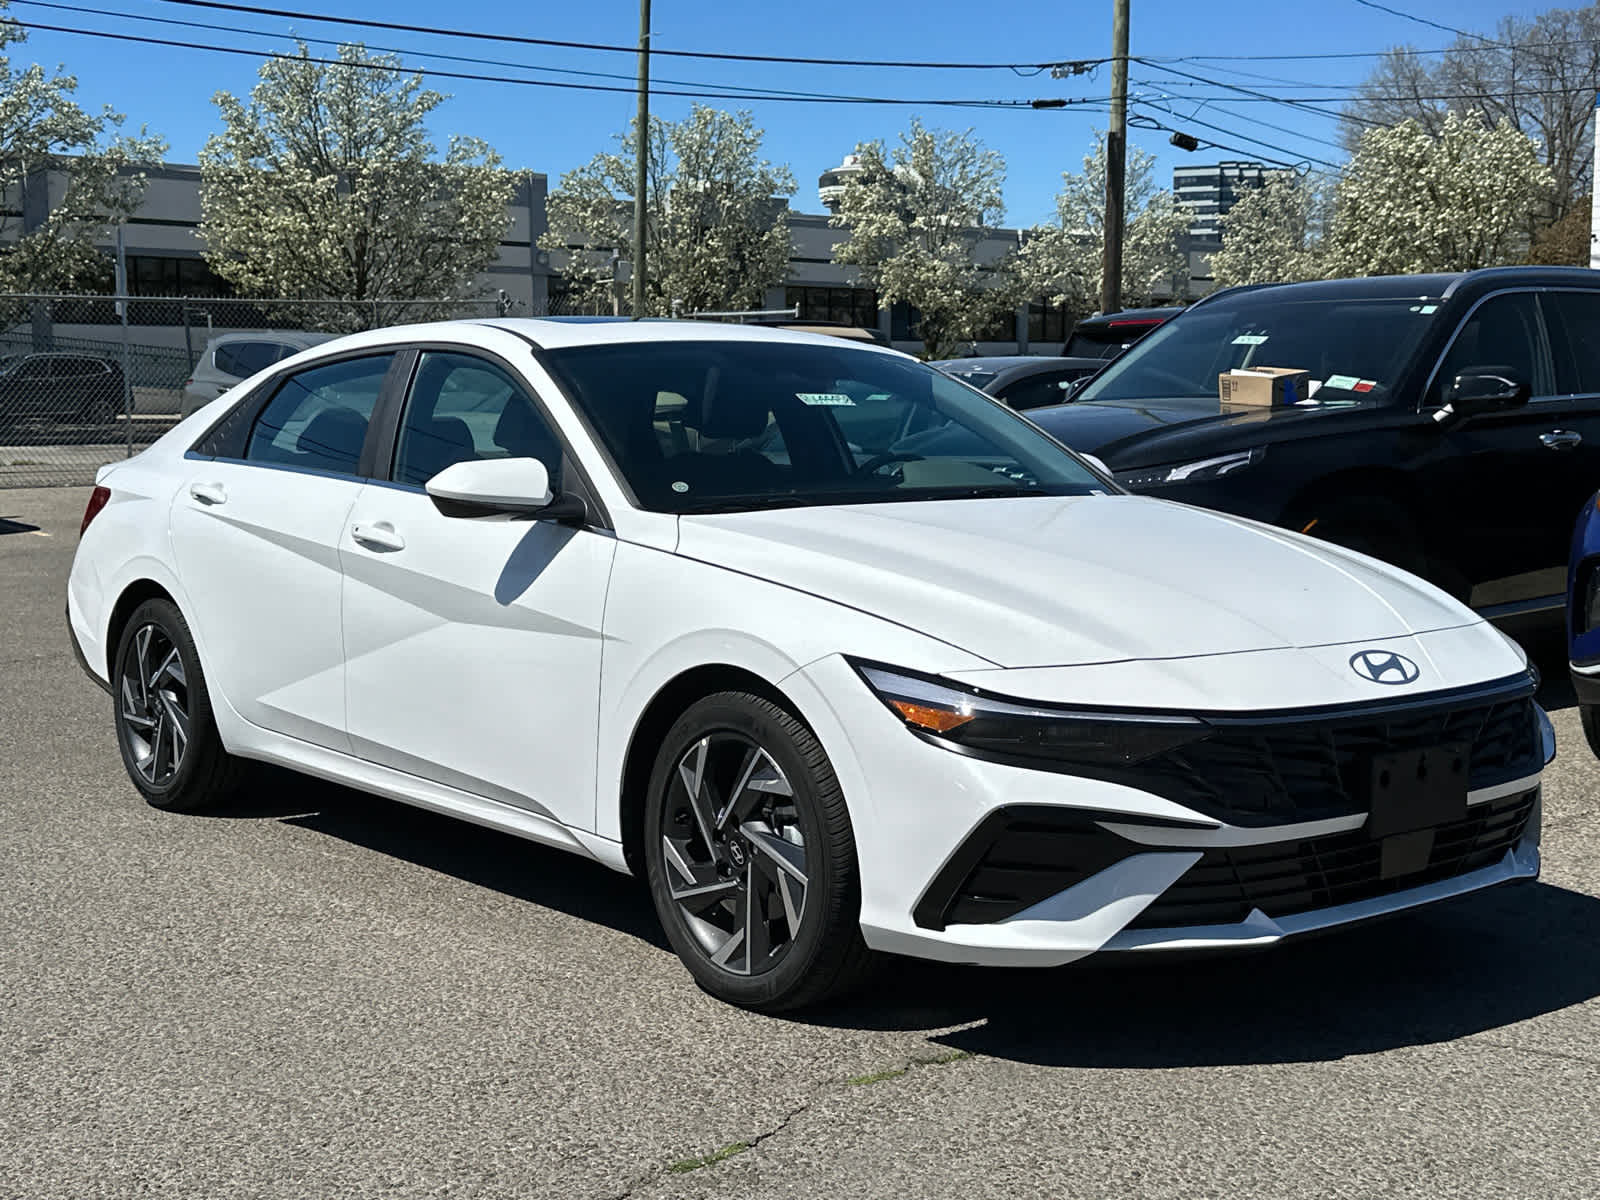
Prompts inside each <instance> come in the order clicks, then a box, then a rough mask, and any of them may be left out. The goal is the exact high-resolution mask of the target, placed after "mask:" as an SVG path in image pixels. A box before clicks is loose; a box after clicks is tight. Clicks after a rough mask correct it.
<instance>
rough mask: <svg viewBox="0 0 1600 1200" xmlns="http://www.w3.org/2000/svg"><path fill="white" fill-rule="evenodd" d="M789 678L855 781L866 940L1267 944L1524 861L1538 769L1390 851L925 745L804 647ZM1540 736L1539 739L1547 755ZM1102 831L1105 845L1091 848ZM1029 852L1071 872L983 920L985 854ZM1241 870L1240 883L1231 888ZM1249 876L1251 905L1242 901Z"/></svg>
mask: <svg viewBox="0 0 1600 1200" xmlns="http://www.w3.org/2000/svg"><path fill="white" fill-rule="evenodd" d="M785 687H786V689H788V690H790V691H791V694H793V695H795V699H796V700H797V702H798V703H800V705H801V708H802V710H803V711H806V712H807V714H808V717H809V718H810V719H812V720H813V722H814V724H815V725H816V726H817V733H818V736H819V737H820V738H821V740H822V741H823V743H824V745H825V746H826V747H827V748H828V750H829V756H830V760H831V761H832V762H833V764H834V767H835V770H836V772H837V773H838V774H839V777H840V783H841V786H842V787H843V789H844V793H845V795H846V796H847V797H849V798H850V804H851V818H852V821H853V823H854V831H855V837H856V845H857V853H858V861H859V867H860V875H861V886H862V906H861V924H862V931H863V935H864V937H865V938H866V941H867V943H868V945H870V946H872V947H873V948H875V949H878V950H883V951H887V952H892V953H897V954H906V955H911V956H914V957H920V958H929V959H936V960H940V961H946V962H954V963H971V964H979V965H991V966H1041V967H1048V966H1058V965H1062V964H1065V963H1070V962H1073V961H1075V960H1077V959H1080V958H1083V957H1085V956H1087V955H1090V954H1093V953H1096V952H1099V951H1102V950H1104V951H1119V952H1152V953H1154V952H1164V951H1192V950H1223V949H1244V948H1251V947H1262V946H1268V945H1272V944H1274V943H1276V942H1279V941H1282V940H1284V939H1286V938H1291V937H1295V936H1298V935H1301V934H1309V933H1314V932H1318V931H1322V930H1328V929H1332V928H1337V927H1339V926H1343V925H1349V924H1355V923H1359V922H1364V921H1368V920H1372V919H1374V918H1378V917H1382V916H1386V915H1388V914H1391V913H1396V912H1401V911H1404V910H1406V909H1410V908H1415V907H1418V906H1420V905H1425V904H1430V903H1434V902H1436V901H1440V900H1445V899H1449V898H1452V897H1455V896H1460V895H1464V894H1467V893H1470V892H1474V891H1478V890H1481V889H1483V888H1487V887H1493V886H1495V885H1498V884H1502V883H1509V882H1512V881H1514V880H1524V879H1533V878H1536V877H1537V876H1538V873H1539V835H1540V821H1541V807H1542V806H1541V801H1540V791H1539V787H1540V777H1541V772H1540V771H1533V772H1531V773H1528V774H1525V775H1522V776H1519V777H1517V778H1515V779H1510V780H1506V781H1504V782H1501V783H1498V784H1496V785H1495V786H1491V787H1480V788H1478V789H1476V790H1474V791H1472V792H1470V793H1469V795H1468V806H1467V818H1466V821H1465V822H1456V823H1454V824H1451V825H1446V826H1441V827H1440V828H1439V829H1438V830H1436V831H1429V839H1425V845H1423V846H1421V847H1416V846H1413V847H1412V848H1411V849H1410V850H1406V851H1405V853H1406V854H1409V855H1410V858H1411V861H1410V862H1409V863H1407V862H1400V863H1399V864H1398V869H1396V867H1397V864H1396V862H1395V861H1393V860H1391V859H1390V858H1389V857H1388V856H1389V850H1388V849H1386V848H1385V847H1384V846H1383V845H1382V844H1381V843H1380V841H1379V840H1376V839H1373V838H1371V837H1369V836H1368V835H1367V834H1366V833H1365V831H1364V829H1365V826H1366V824H1367V814H1366V813H1365V812H1359V813H1353V814H1346V815H1342V816H1336V817H1331V818H1325V819H1320V820H1313V821H1301V822H1295V823H1285V824H1270V825H1261V824H1255V825H1246V824H1230V823H1228V822H1227V821H1225V820H1221V819H1217V818H1216V817H1213V816H1208V815H1207V814H1205V813H1203V812H1198V811H1195V810H1194V809H1191V808H1187V807H1184V806H1183V805H1180V804H1177V803H1174V802H1173V801H1172V800H1169V799H1166V798H1163V797H1162V796H1159V795H1156V794H1153V793H1152V792H1147V791H1143V790H1141V789H1139V788H1137V787H1130V786H1127V785H1126V784H1124V783H1113V782H1106V781H1102V780H1097V779H1090V778H1085V777H1081V776H1076V775H1069V774H1061V773H1057V772H1054V771H1045V770H1036V769H1029V768H1024V767H1018V766H1013V765H1008V764H1003V763H997V762H992V761H988V760H984V759H978V758H974V757H971V756H968V755H963V754H957V753H952V752H951V751H950V750H949V749H947V748H945V747H943V746H939V745H933V744H929V742H928V741H925V740H923V739H921V738H919V737H917V736H915V735H914V734H912V733H911V732H909V731H908V730H907V729H906V728H905V727H904V725H903V724H902V723H901V722H900V721H899V720H898V719H897V718H896V717H895V716H894V715H893V714H891V713H890V712H889V711H888V709H887V708H886V707H885V706H884V704H883V703H882V702H881V701H879V700H878V698H877V697H875V696H874V695H872V694H871V692H870V691H869V690H868V689H867V687H866V686H865V684H864V683H862V681H861V680H860V679H859V678H858V677H856V676H855V674H854V671H853V669H852V668H851V667H850V666H849V665H848V664H847V663H845V662H844V661H843V660H842V659H825V660H823V661H822V662H819V663H815V664H812V665H811V666H810V667H807V668H806V669H805V670H804V671H802V672H799V673H797V675H796V676H794V677H791V679H790V680H788V681H786V683H785ZM997 690H998V689H997ZM812 714H815V716H813V715H812ZM1541 727H1542V728H1546V729H1547V728H1548V724H1547V722H1545V721H1544V720H1543V719H1542V718H1541ZM1552 754H1553V744H1551V743H1550V742H1549V741H1548V739H1547V741H1546V748H1545V752H1544V757H1545V761H1548V758H1549V756H1550V755H1552ZM1015 814H1021V816H1020V817H1019V818H1018V819H1017V820H1016V821H1014V822H1011V823H1012V824H1014V825H1015V828H1014V829H1010V828H1008V829H1006V830H1005V831H1004V832H1003V836H1001V837H1000V840H999V841H996V840H995V839H996V834H995V829H996V828H997V827H1001V826H1006V825H1007V822H1008V821H1009V820H1010V817H1011V816H1012V815H1015ZM1108 839H1109V840H1113V841H1117V842H1119V843H1120V844H1119V846H1118V847H1117V849H1116V852H1115V853H1113V854H1102V853H1101V849H1103V846H1102V845H1101V843H1103V842H1104V841H1106V840H1108ZM1391 841H1392V839H1391ZM975 843H976V848H975ZM990 847H998V849H994V851H993V853H988V852H987V850H988V848H990ZM1402 849H1404V848H1403V847H1402ZM1040 870H1054V871H1062V870H1065V871H1066V873H1065V875H1064V876H1063V882H1066V883H1067V886H1064V887H1061V888H1059V889H1058V890H1054V891H1050V892H1049V893H1048V894H1046V895H1043V896H1042V897H1041V898H1039V899H1037V900H1036V901H1034V902H1032V903H1030V904H1029V905H1028V906H1027V907H1025V908H1022V909H1020V910H1019V911H1015V912H1012V913H1009V914H1007V915H1002V916H1000V917H998V919H987V916H986V914H985V913H984V912H983V908H984V903H985V901H984V896H983V892H984V886H983V882H982V881H983V879H984V878H985V875H984V872H986V871H987V872H989V876H988V877H990V878H993V877H996V876H1000V877H1009V878H1012V879H1016V878H1022V879H1026V878H1027V873H1028V872H1038V871H1040ZM1240 879H1243V880H1245V881H1246V882H1247V883H1248V884H1249V886H1237V887H1236V886H1235V881H1237V880H1240ZM963 880H965V881H968V883H969V884H972V886H968V887H967V888H966V890H965V892H962V891H961V888H962V881H963ZM973 881H977V882H976V883H973ZM1036 890H1037V888H1036ZM957 893H960V894H959V895H958V894H957ZM1264 894H1266V895H1270V897H1271V900H1270V902H1269V901H1267V900H1263V902H1262V903H1263V905H1264V907H1265V908H1266V911H1263V909H1262V907H1255V906H1254V905H1253V904H1252V903H1251V900H1252V898H1253V897H1256V896H1258V895H1264ZM1285 896H1288V897H1289V898H1288V899H1285ZM1224 901H1225V902H1224ZM1219 912H1220V913H1222V914H1224V915H1223V917H1222V919H1212V918H1211V917H1208V916H1207V914H1216V913H1219ZM1168 918H1174V919H1171V920H1169V919H1168Z"/></svg>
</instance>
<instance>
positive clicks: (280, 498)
mask: <svg viewBox="0 0 1600 1200" xmlns="http://www.w3.org/2000/svg"><path fill="white" fill-rule="evenodd" d="M394 360H395V355H394V354H392V353H375V354H373V353H369V354H363V355H357V356H353V357H348V358H342V359H337V360H334V361H331V362H324V363H321V364H318V365H315V366H309V367H305V368H303V369H301V370H299V371H297V372H295V373H294V374H292V375H287V376H285V377H284V378H283V379H282V380H281V381H279V382H278V383H277V384H276V385H275V386H273V388H272V391H271V394H270V396H269V397H267V398H266V399H265V402H264V403H263V404H262V405H261V406H260V407H259V411H258V412H256V413H255V414H254V417H253V419H251V420H250V421H249V424H248V427H247V428H244V429H242V430H241V431H240V434H239V435H238V442H237V446H236V447H235V448H234V449H233V450H232V453H231V454H228V455H217V456H211V457H205V456H200V455H196V454H194V453H191V455H190V456H189V457H190V459H191V461H189V462H188V463H187V465H188V466H189V468H190V470H189V472H188V479H187V482H186V484H185V486H184V488H183V489H182V490H181V491H180V492H179V494H178V496H177V498H176V499H175V501H174V503H173V510H172V542H173V550H174V553H175V555H176V557H177V562H178V568H179V571H180V574H181V577H182V579H183V581H184V586H185V588H186V589H187V590H188V593H189V604H188V605H187V606H186V611H187V612H188V613H190V614H191V615H192V620H193V623H194V625H195V627H196V631H197V632H198V634H199V635H200V643H201V645H202V647H203V648H204V650H205V653H206V656H207V661H206V673H207V675H208V676H209V677H210V681H211V685H212V688H213V690H214V691H217V692H220V693H221V694H222V696H223V697H225V698H226V700H227V702H228V703H229V704H231V705H232V706H233V708H234V709H235V710H236V711H237V712H238V713H239V715H240V716H242V717H244V719H245V720H247V721H249V722H251V723H252V724H255V725H259V726H261V727H262V728H264V729H270V730H273V731H274V732H277V733H283V734H287V735H289V736H291V737H296V738H300V739H302V740H304V741H307V742H312V743H315V744H316V745H319V746H326V747H329V748H331V749H335V750H344V751H348V750H349V748H350V740H349V737H348V735H347V734H346V732H345V709H344V702H345V696H344V674H345V666H344V631H343V627H342V625H341V622H340V612H339V605H340V596H341V592H342V589H343V577H342V575H341V572H340V562H339V549H338V544H339V538H340V534H341V531H342V530H343V529H344V527H345V519H346V517H347V516H348V514H349V512H350V509H351V508H352V507H353V506H354V504H355V502H356V497H357V496H358V495H360V492H361V489H362V486H363V483H362V478H361V473H362V472H361V467H362V456H363V451H364V449H365V447H366V443H367V439H368V435H369V430H370V426H371V423H372V413H373V410H374V407H375V406H376V403H377V400H378V397H379V394H380V393H381V391H382V389H383V387H384V385H385V381H386V379H387V376H388V373H389V370H390V368H391V366H392V365H393V363H394Z"/></svg>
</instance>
